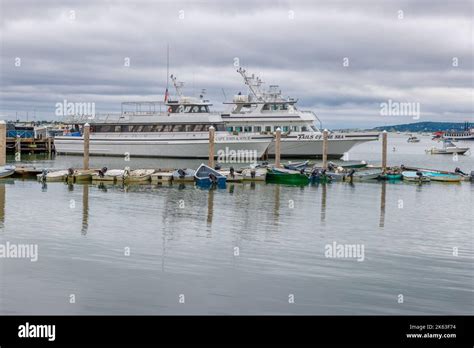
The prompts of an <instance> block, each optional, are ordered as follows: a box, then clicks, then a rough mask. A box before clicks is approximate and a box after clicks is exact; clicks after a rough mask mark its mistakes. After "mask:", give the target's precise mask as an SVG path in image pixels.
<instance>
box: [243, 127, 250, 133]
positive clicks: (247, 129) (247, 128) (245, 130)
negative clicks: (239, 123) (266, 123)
mask: <svg viewBox="0 0 474 348" xmlns="http://www.w3.org/2000/svg"><path fill="white" fill-rule="evenodd" d="M251 131H252V127H251V126H245V127H244V132H251Z"/></svg>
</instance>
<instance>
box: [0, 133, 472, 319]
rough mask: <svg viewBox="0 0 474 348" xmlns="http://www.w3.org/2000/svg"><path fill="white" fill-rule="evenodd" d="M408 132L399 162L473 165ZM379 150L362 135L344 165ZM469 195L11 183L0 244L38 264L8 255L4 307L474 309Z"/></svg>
mask: <svg viewBox="0 0 474 348" xmlns="http://www.w3.org/2000/svg"><path fill="white" fill-rule="evenodd" d="M406 138H407V136H391V137H390V138H389V140H390V141H389V145H390V147H389V148H390V152H389V160H390V163H391V164H398V165H399V164H402V163H403V164H405V165H411V164H417V165H420V166H425V167H435V168H444V169H454V168H455V167H461V168H462V169H463V170H465V171H467V172H469V171H471V170H474V161H473V157H471V156H459V158H458V161H453V159H452V158H451V157H450V156H448V157H444V156H433V155H426V154H425V153H424V149H425V148H427V147H429V146H433V145H435V143H433V142H431V141H430V138H429V137H423V141H422V143H419V144H408V143H406ZM393 146H395V150H396V151H395V152H393V151H392V147H393ZM471 146H474V143H471ZM379 150H380V143H371V144H364V145H361V146H359V147H356V148H354V149H353V151H351V153H350V159H351V160H369V161H371V162H377V161H378V160H379V158H380V154H379ZM81 161H82V159H81V158H80V157H57V158H56V159H54V161H43V160H36V163H37V164H38V165H39V166H48V167H57V168H65V167H69V166H79V165H80V164H81ZM29 163H31V162H29ZM197 163H198V162H196V161H178V163H177V161H169V160H167V161H161V160H150V159H139V160H134V159H132V160H131V161H130V162H127V163H126V164H125V165H129V166H131V167H168V166H170V167H175V166H178V165H179V166H185V165H187V166H195V165H196V164H197ZM91 165H92V166H97V167H101V166H104V165H106V166H108V167H109V168H123V167H124V162H123V160H122V159H119V158H92V163H91ZM473 191H474V185H472V184H470V183H468V182H464V183H462V184H441V183H429V184H426V185H423V186H418V185H414V184H404V183H396V184H391V183H385V184H382V183H377V182H374V183H356V184H354V185H349V184H345V183H333V184H329V185H319V186H307V187H304V188H300V187H288V186H279V185H270V184H235V185H232V184H228V185H227V188H226V189H225V190H213V191H208V190H201V189H199V188H195V187H194V186H191V185H186V186H178V185H173V186H152V185H140V186H131V187H120V186H106V187H99V186H95V185H74V186H68V185H65V184H62V183H49V184H48V185H47V186H42V185H41V184H40V183H37V182H35V181H32V180H25V181H22V180H18V179H16V180H14V181H13V180H9V181H2V184H0V222H2V225H1V227H0V244H2V243H3V244H5V243H6V242H7V241H8V242H10V243H17V244H37V245H38V248H39V250H38V253H39V258H38V261H37V262H30V260H28V259H5V258H4V259H0V314H472V313H473V312H474V297H473V285H474V273H473V272H474V267H473V259H474V251H473V222H474V221H473V215H474V214H473V202H472V194H473ZM183 205H184V208H183ZM334 242H336V243H337V244H343V243H345V244H358V245H362V246H364V260H363V261H361V262H358V261H357V260H356V259H353V258H328V257H325V248H326V245H332V244H333V243H334ZM127 248H129V249H127ZM236 248H238V249H236ZM454 248H457V251H458V253H457V256H455V255H453V250H455V249H454ZM126 250H130V254H129V256H126V255H125V251H126ZM236 250H238V255H236ZM71 294H74V295H75V303H74V304H71V303H70V295H71ZM400 294H401V295H403V303H398V299H399V297H398V296H399V295H400ZM180 295H184V302H185V303H180V299H181V300H183V297H182V296H181V297H180ZM291 296H294V303H289V298H290V297H291Z"/></svg>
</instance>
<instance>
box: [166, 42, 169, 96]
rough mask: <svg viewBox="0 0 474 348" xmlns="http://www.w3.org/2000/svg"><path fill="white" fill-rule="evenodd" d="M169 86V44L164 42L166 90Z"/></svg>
mask: <svg viewBox="0 0 474 348" xmlns="http://www.w3.org/2000/svg"><path fill="white" fill-rule="evenodd" d="M169 86H170V44H169V43H168V44H166V90H167V91H168V90H169Z"/></svg>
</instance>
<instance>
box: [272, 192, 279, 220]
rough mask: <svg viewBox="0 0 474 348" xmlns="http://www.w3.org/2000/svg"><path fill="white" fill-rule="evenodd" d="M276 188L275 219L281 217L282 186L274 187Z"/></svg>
mask: <svg viewBox="0 0 474 348" xmlns="http://www.w3.org/2000/svg"><path fill="white" fill-rule="evenodd" d="M272 186H273V187H274V188H275V205H274V208H273V215H274V216H275V218H277V217H279V216H280V185H272Z"/></svg>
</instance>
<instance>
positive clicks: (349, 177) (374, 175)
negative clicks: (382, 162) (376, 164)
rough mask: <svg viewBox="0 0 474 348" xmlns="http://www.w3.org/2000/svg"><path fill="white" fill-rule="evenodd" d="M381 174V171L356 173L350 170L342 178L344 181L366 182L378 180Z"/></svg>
mask: <svg viewBox="0 0 474 348" xmlns="http://www.w3.org/2000/svg"><path fill="white" fill-rule="evenodd" d="M382 174H383V171H382V170H381V169H363V170H358V171H356V170H355V169H351V170H350V171H349V172H348V173H347V174H346V175H345V177H344V181H347V182H353V181H368V180H374V179H378V178H379V177H380V176H381V175H382Z"/></svg>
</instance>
